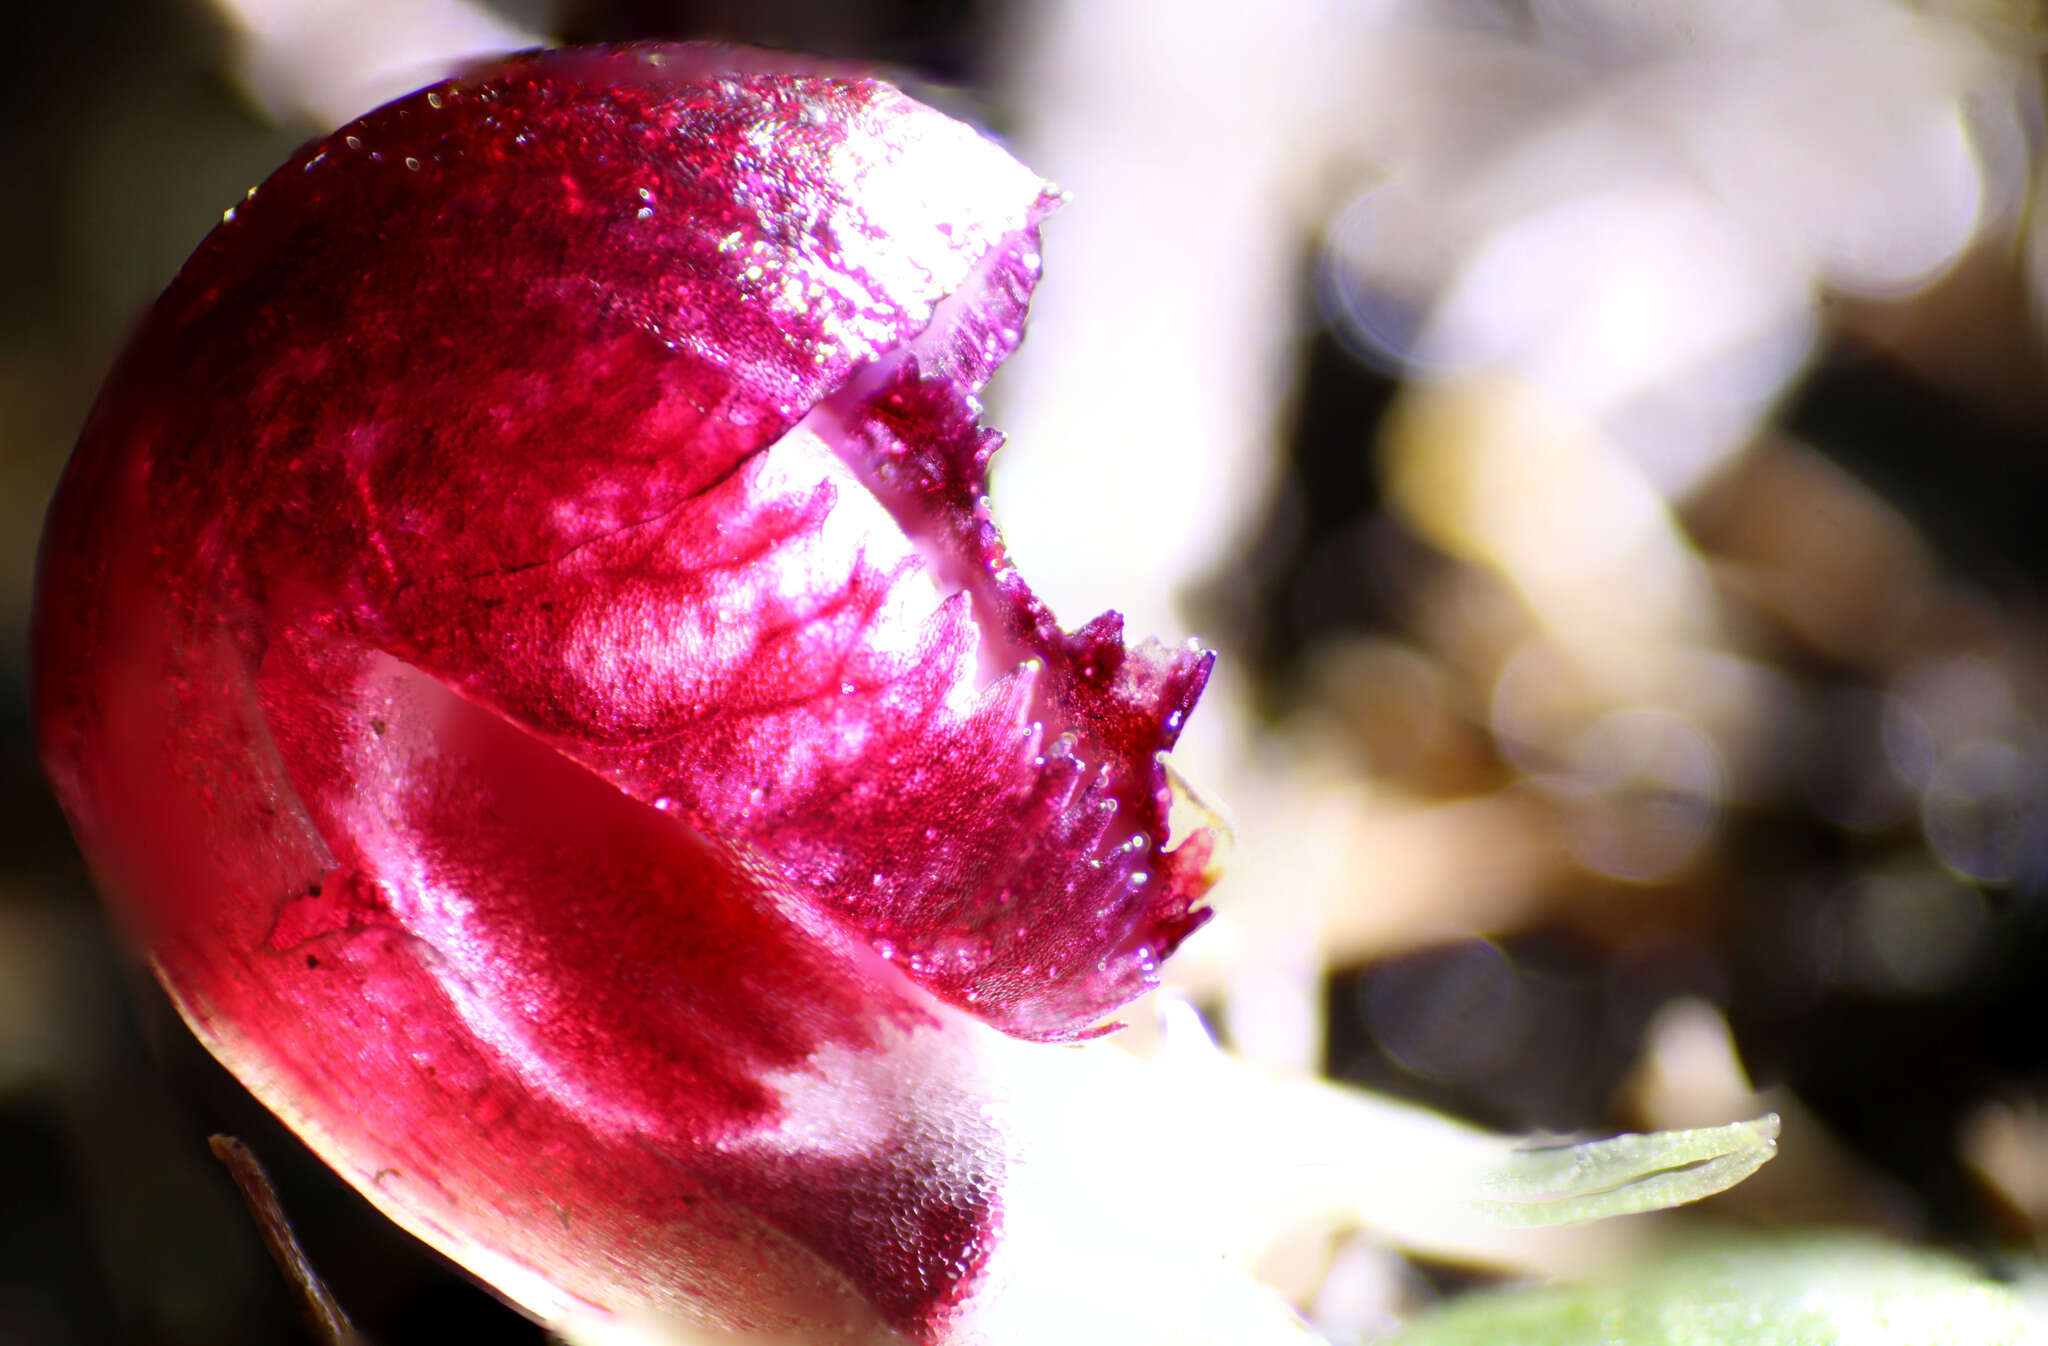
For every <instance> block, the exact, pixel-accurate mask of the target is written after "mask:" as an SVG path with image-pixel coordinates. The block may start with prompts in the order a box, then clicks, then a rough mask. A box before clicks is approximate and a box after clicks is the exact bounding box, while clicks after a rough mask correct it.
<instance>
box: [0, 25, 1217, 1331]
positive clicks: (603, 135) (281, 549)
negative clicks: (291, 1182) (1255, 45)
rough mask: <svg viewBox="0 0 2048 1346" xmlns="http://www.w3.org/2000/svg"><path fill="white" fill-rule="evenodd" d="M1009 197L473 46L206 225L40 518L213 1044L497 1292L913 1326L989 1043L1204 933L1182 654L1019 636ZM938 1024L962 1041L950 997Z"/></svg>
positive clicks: (579, 70) (51, 710)
mask: <svg viewBox="0 0 2048 1346" xmlns="http://www.w3.org/2000/svg"><path fill="white" fill-rule="evenodd" d="M1053 203H1054V197H1052V196H1051V195H1049V194H1048V193H1047V191H1046V189H1045V188H1044V186H1043V185H1042V184H1041V183H1040V182H1039V181H1038V180H1037V179H1036V178H1034V177H1033V176H1032V175H1031V174H1029V173H1028V172H1026V171H1025V170H1023V169H1022V168H1020V167H1019V166H1018V165H1017V164H1016V163H1014V162H1013V161H1012V160H1011V159H1009V157H1008V156H1006V155H1005V154H1004V153H1003V152H1002V151H1001V150H999V149H997V148H996V147H995V146H993V145H991V144H990V143H988V142H987V141H985V140H983V139H981V138H980V137H978V136H977V135H975V134H974V133H973V132H971V131H969V130H967V129H966V128H964V127H962V126H959V125H957V124H956V123H953V122H951V121H949V120H947V119H946V118H944V117H942V116H940V115H938V114H936V113H934V112H932V111H930V110H929V109H926V108H924V107H921V106H919V105H917V104H915V103H913V102H911V101H909V100H907V99H905V98H904V97H903V96H902V95H901V94H899V93H897V92H896V91H895V90H893V89H891V88H889V87H888V86H886V85H883V84H879V83H876V82H874V81H871V80H866V79H861V78H856V77H851V76H842V75H834V74H818V73H797V72H793V71H792V70H791V69H790V68H788V67H787V66H785V65H783V64H780V63H778V62H776V61H775V60H773V59H772V58H768V57H763V56H758V55H754V54H750V53H745V52H737V51H732V50H727V49H717V48H707V47H692V46H663V47H644V48H628V49H617V50H599V51H582V52H560V53H553V54H548V55H540V56H532V57H526V58H520V59H516V60H513V61H510V62H507V63H505V64H502V65H499V66H497V67H494V68H492V69H489V70H486V71H484V72H482V73H479V74H477V75H475V76H473V77H470V78H464V79H459V80H456V81H453V82H450V83H447V84H443V85H440V86H437V87H436V88H434V89H432V90H429V91H426V92H423V93H420V94H416V95H414V96H412V97H410V98H406V99H404V100H402V101H400V102H397V103H394V104H392V105H390V106H388V107H385V108H382V109H380V110H379V111H376V112H374V113H371V114H370V115H369V116H367V117H365V118H363V119H362V120H360V121H358V122H356V123H355V124H353V125H351V126H348V127H346V128H344V129H343V130H342V131H340V132H338V133H336V134H335V135H333V136H331V137H329V138H327V139H326V140H323V141H321V142H319V143H317V144H314V145H311V146H309V147H308V148H306V149H304V150H302V151H301V152H300V153H299V154H298V155H297V157H295V158H294V159H293V160H292V161H291V162H290V163H289V164H287V165H286V166H285V167H284V168H282V169H280V170H279V171H278V173H277V174H276V175H274V176H273V177H272V178H271V179H270V180H269V181H268V182H266V183H265V184H263V186H262V187H261V188H260V189H258V190H257V191H255V192H253V193H251V197H250V199H249V200H248V201H246V202H245V203H243V204H241V205H239V206H237V207H236V209H235V210H233V211H231V212H229V218H228V220H227V221H226V222H225V223H224V224H223V225H222V226H221V227H220V228H219V229H217V230H216V231H215V232H214V233H213V235H212V236H211V237H210V238H208V239H207V240H206V242H205V243H204V244H202V245H201V247H200V248H199V250H198V252H197V253H196V254H195V255H194V256H193V258H192V259H191V261H190V262H188V263H187V264H186V266H185V269H184V270H183V272H182V273H181V274H180V275H179V277H178V278H177V280H176V281H175V282H174V283H173V284H172V286H171V288H170V289H169V290H168V291H167V292H166V293H165V295H164V296H163V298H162V299H161V300H160V301H159V302H158V304H157V306H156V308H155V310H154V311H153V312H152V313H151V315H150V317H149V319H148V321H147V324H146V325H145V327H144V328H143V330H142V331H141V333H140V334H139V336H138V337H137V339H136V341H135V343H134V344H133V346H132V347H131V349H130V350H129V351H128V352H127V354H126V356H125V357H124V359H123V361H122V363H121V365H120V367H119V369H118V370H117V372H116V373H115V375H114V376H113V378H112V380H111V381H110V382H109V384H108V386H107V388H106V390H105V392H104V393H103V394H102V396H101V398H100V401H99V404H98V406H97V408H96V409H95V411H94V412H93V415H92V418H91V420H90V422H89V423H88V425H87V427H86V430H85V433H84V436H83V438H82V439H81V441H80V443H79V446H78V450H77V453H76V455H75V457H74V459H73V461H72V464H71V467H70V470H69V472H68V473H67V475H66V477H65V480H64V483H63V485H62V487H61V489H60V491H59V494H58V498H57V501H56V503H55V505H54V506H53V508H52V511H51V517H50V524H49V531H48V534H47V536H46V538H45V542H44V552H43V564H42V574H41V581H40V584H41V588H40V595H39V605H38V615H37V629H36V656H35V657H36V664H35V668H36V675H37V717H38V726H39V730H40V735H41V743H42V750H43V755H44V760H45V762H46V763H47V765H48V768H49V770H50V773H51V775H52V777H53V779H54V780H55V782H56V785H57V789H58V792H59V795H60V797H61V798H62V801H63V804H64V807H65V809H66V811H67V812H68V814H69V816H70V818H71V820H72V824H73V827H74V828H75V829H76V831H77V834H78V837H79V839H80V841H81V843H82V844H83V846H84V847H85V850H86V852H87V854H88V856H89V857H90V858H91V860H92V862H93V864H94V866H95V867H96V869H97V870H98V872H99V873H100V875H101V876H102V878H103V880H104V881H105V883H106V884H107V886H108V887H109V889H110V891H111V892H112V893H113V894H114V895H115V896H116V897H117V899H118V900H119V901H120V903H121V905H122V907H123V910H124V911H125V913H126V914H127V916H128V917H129V918H130V920H131V921H132V923H133V924H134V925H135V926H136V928H137V930H138V932H139V934H140V935H141V937H142V939H143V940H144V942H145V944H146V947H147V948H148V950H149V951H150V954H151V957H152V959H153V960H154V963H155V966H156V969H157V971H158V973H159V975H160V976H161V978H162V979H163V982H164V984H165V986H166V987H167V988H168V989H169V991H170V993H171V995H172V996H173V998H174V999H175V1000H176V1002H177V1003H178V1005H179V1007H180V1009H181V1010H182V1011H183V1012H184V1014H185V1016H186V1018H187V1019H188V1020H189V1021H190V1022H191V1024H192V1026H193V1027H194V1029H195V1030H196V1031H197V1032H198V1033H199V1035H200V1036H201V1037H202V1038H203V1039H204V1040H205V1041H206V1042H207V1044H208V1045H209V1046H210V1047H211V1048H212V1049H213V1050H214V1051H215V1052H216V1053H217V1054H218V1055H220V1056H221V1057H222V1059H223V1060H225V1061H226V1062H227V1063H228V1064H229V1065H230V1066H231V1067H233V1068H234V1069H235V1070H236V1071H237V1072H238V1073H240V1074H241V1076H242V1077H243V1078H244V1079H245V1080H246V1081H247V1082H248V1083H249V1084H250V1086H251V1087H252V1088H253V1089H254V1090H255V1091H256V1092H257V1093H258V1094H259V1095H261V1096H262V1097H263V1098H264V1099H265V1100H266V1101H267V1102H268V1103H269V1104H270V1105H271V1106H272V1107H274V1108H276V1109H277V1110H278V1111H279V1112H280V1113H281V1114H283V1115H284V1116H285V1117H286V1118H287V1119H288V1120H290V1121H291V1122H292V1123H293V1124H294V1125H295V1126H296V1127H298V1129H299V1130H300V1131H301V1132H302V1133H303V1134H305V1135H306V1137H307V1138H308V1140H309V1141H310V1142H311V1143H312V1144H313V1145H314V1146H315V1147H316V1148H317V1149H319V1150H320V1152H321V1153H322V1154H323V1155H324V1156H325V1157H326V1158H327V1159H328V1160H329V1161H330V1162H332V1163H333V1164H335V1165H336V1167H337V1168H339V1169H340V1170H341V1171H342V1172H343V1173H344V1174H345V1175H346V1176H348V1177H349V1178H350V1180H351V1181H353V1182H355V1183H356V1184H357V1185H358V1186H359V1187H361V1188H362V1189H363V1191H364V1192H365V1193H366V1194H368V1195H369V1196H370V1197H371V1198H372V1199H373V1200H375V1201H377V1202H378V1203H379V1204H380V1205H381V1206H382V1207H383V1208H384V1209H386V1210H387V1211H388V1212H390V1213H391V1214H393V1215H394V1216H395V1217H396V1218H398V1219H399V1220H401V1221H402V1222H404V1223H405V1224H406V1225H407V1226H408V1227H410V1228H412V1229H414V1230H415V1231H417V1232H419V1233H420V1234H422V1235H423V1236H424V1237H426V1238H428V1239H429V1240H430V1241H432V1242H434V1243H435V1244H437V1245H438V1246H440V1247H442V1248H443V1249H444V1250H447V1251H449V1252H450V1253H451V1254H452V1255H454V1256H456V1257H457V1258H458V1260H461V1261H463V1262H465V1263H466V1264H468V1265H470V1266H471V1267H472V1268H473V1269H475V1270H478V1271H479V1272H480V1273H482V1274H484V1275H485V1276H487V1277H488V1278H490V1279H493V1280H495V1281H496V1282H498V1283H499V1285H500V1287H501V1288H503V1289H504V1290H506V1291H507V1293H509V1294H511V1295H513V1296H514V1297H515V1298H517V1299H519V1300H521V1301H522V1302H524V1303H526V1304H527V1305H528V1306H529V1307H531V1308H533V1309H535V1310H536V1311H538V1312H542V1313H557V1312H563V1311H569V1310H571V1309H573V1308H574V1307H575V1306H576V1305H578V1304H587V1305H594V1306H598V1307H600V1308H603V1309H606V1310H622V1311H636V1310H642V1309H646V1310H658V1311H661V1312H667V1313H675V1314H679V1315H681V1316H683V1317H685V1318H688V1319H692V1320H695V1321H699V1322H703V1323H708V1324H713V1325H718V1326H723V1327H731V1328H743V1329H750V1330H758V1331H767V1332H792V1331H805V1330H815V1329H816V1328H817V1327H818V1326H819V1325H830V1326H831V1327H832V1330H833V1331H834V1332H835V1333H836V1332H846V1333H848V1334H852V1335H858V1334H859V1333H860V1331H861V1330H862V1325H863V1324H867V1325H869V1326H870V1327H873V1328H874V1329H875V1330H881V1329H882V1328H884V1327H887V1328H895V1329H899V1330H901V1331H904V1332H907V1333H909V1334H910V1335H911V1336H912V1337H915V1338H927V1339H937V1338H939V1337H942V1336H944V1335H945V1334H946V1332H947V1330H948V1326H947V1325H948V1324H949V1323H952V1322H954V1321H956V1319H957V1317H958V1313H959V1310H960V1305H961V1304H962V1303H963V1302H965V1301H966V1300H967V1299H969V1298H970V1297H971V1296H972V1294H973V1293H974V1290H975V1287H976V1285H977V1284H978V1278H979V1277H980V1276H981V1275H982V1272H983V1268H984V1266H985V1264H986V1262H987V1259H988V1258H989V1256H990V1253H991V1250H992V1248H994V1247H996V1246H997V1245H998V1244H999V1242H1000V1240H1001V1238H1002V1221H1003V1201H1002V1198H1003V1191H1004V1182H1005V1177H1006V1165H1008V1164H1009V1163H1010V1158H1011V1154H1012V1151H1011V1150H1010V1148H1008V1147H1007V1145H1006V1141H1005V1137H1004V1135H1003V1133H1002V1123H1001V1121H1000V1118H999V1116H998V1115H996V1114H994V1113H991V1112H990V1111H989V1110H988V1109H986V1108H984V1106H983V1103H984V1101H985V1098H986V1097H987V1093H986V1090H987V1087H988V1086H987V1081H986V1079H985V1073H986V1072H985V1069H984V1066H983V1065H982V1064H978V1062H979V1060H980V1057H979V1056H978V1055H977V1054H978V1053H981V1051H982V1048H981V1046H980V1045H979V1044H982V1043H983V1042H984V1041H985V1039H986V1036H987V1035H986V1034H984V1033H983V1032H982V1031H981V1030H980V1029H979V1028H978V1027H976V1026H975V1025H974V1024H973V1022H972V1018H978V1019H981V1020H983V1021H985V1022H986V1023H988V1024H991V1025H993V1026H995V1027H996V1028H999V1029H1001V1030H1003V1031H1004V1032H1006V1033H1009V1034H1012V1035H1015V1036H1018V1037H1022V1038H1032V1039H1045V1040H1059V1039H1071V1038H1075V1037H1080V1036H1086V1035H1088V1034H1090V1033H1091V1032H1093V1031H1096V1027H1095V1026H1096V1025H1097V1024H1098V1021H1099V1020H1100V1019H1101V1018H1102V1016H1104V1015H1105V1014H1107V1013H1109V1012H1111V1011H1112V1010H1114V1009H1115V1008H1116V1007H1117V1006H1118V1005H1120V1004H1122V1003H1124V1002H1125V1001H1127V1000H1128V999H1130V997H1132V996H1133V995H1135V994H1137V993H1138V992H1140V991H1142V990H1143V989H1144V988H1145V987H1146V986H1147V985H1149V984H1150V983H1151V981H1152V980H1153V971H1154V968H1155V966H1156V964H1157V962H1158V960H1159V959H1160V958H1162V957H1164V956H1165V955H1166V954H1167V953H1168V952H1170V951H1171V950H1172V948H1173V947H1174V946H1175V945H1176V944H1178V943H1179V942H1180V940H1181V939H1182V938H1183V937H1184V936H1185V935H1187V934H1188V933H1189V931H1191V930H1192V929H1194V928H1195V926H1197V925H1199V924H1200V923H1201V920H1202V919H1203V917H1204V915H1205V914H1206V913H1204V912H1203V911H1201V910H1199V909H1197V908H1196V906H1195V905H1194V904H1195V902H1196V901H1197V899H1198V898H1199V896H1200V894H1201V891H1202V889H1203V887H1204V886H1205V880H1204V878H1203V873H1202V872H1203V870H1204V868H1205V865H1206V861H1207V855H1208V839H1207V836H1206V834H1200V833H1198V834H1197V835H1196V837H1195V838H1194V839H1192V840H1191V841H1190V842H1188V843H1186V844H1184V845H1182V846H1181V847H1180V848H1179V849H1178V850H1175V851H1167V850H1165V849H1164V841H1165V832H1166V822H1165V814H1166V806H1167V788H1166V782H1165V780H1164V777H1163V774H1162V769H1161V768H1160V766H1159V765H1158V763H1157V761H1156V755H1157V753H1158V752H1159V751H1160V750H1162V749H1164V748H1167V747H1169V746H1171V744H1172V743H1173V741H1174V738H1175V737H1176V734H1177V732H1178V730H1179V727H1180V724H1181V721H1182V718H1183V716H1184V715H1185V714H1186V713H1187V711H1188V710H1189V708H1190V707H1191V705H1192V704H1193V702H1194V700H1195V697H1196V696H1197V694H1198V693H1199V691H1200V689H1201V686H1202V683H1203V681H1204V679H1205V677H1206V675H1207V671H1208V667H1209V657H1208V656H1207V655H1205V654H1202V653H1200V652H1199V651H1197V650H1195V649H1194V648H1192V647H1187V648H1183V649H1180V650H1176V651H1168V650H1165V649H1162V648H1160V647H1158V646H1156V645H1149V644H1148V645H1147V646H1144V647H1141V648H1138V649H1126V648H1125V647H1124V645H1123V643H1122V639H1121V632H1120V622H1119V619H1118V618H1117V617H1116V616H1115V615H1114V614H1109V615H1106V616H1104V617H1102V618H1098V619H1097V620H1096V621H1094V622H1092V623H1090V624H1089V625H1088V626H1086V627H1084V628H1082V629H1081V630H1080V631H1079V632H1078V633H1076V634H1073V635H1067V634H1063V633H1062V632H1061V631H1060V630H1059V628H1058V627H1057V626H1056V625H1055V624H1054V623H1053V621H1052V619H1051V617H1050V615H1049V614H1048V613H1047V612H1046V611H1045V609H1044V608H1043V606H1042V605H1040V604H1039V603H1038V602H1037V601H1036V600H1035V599H1034V598H1033V597H1032V595H1031V592H1030V590H1029V589H1028V588H1026V587H1025V585H1024V583H1023V581H1022V580H1021V579H1019V578H1018V576H1017V574H1016V572H1015V571H1014V570H1013V569H1012V568H1010V566H1009V565H1008V563H1007V561H1006V560H1005V558H1004V554H1003V551H1002V546H1001V542H1000V540H999V538H998V537H997V534H996V531H995V527H994V525H993V523H992V522H991V521H990V517H989V511H988V508H987V505H986V502H985V500H984V498H983V490H984V474H985V468H986V465H987V462H988V458H989V455H990V454H991V453H992V452H993V450H994V449H995V446H996V442H997V441H996V437H995V436H994V435H993V434H992V433H991V432H989V431H987V430H984V429H982V428H981V427H980V426H979V424H978V413H979V407H978V405H977V403H976V402H975V400H974V398H975V394H976V392H977V391H978V390H979V388H980V387H981V385H982V383H983V382H984V380H985V379H986V378H987V377H988V375H989V373H990V371H991V370H992V369H993V368H994V367H995V365H996V364H997V363H999V362H1000V361H1001V360H1002V359H1003V358H1004V356H1005V355H1007V354H1008V352H1009V351H1010V349H1011V348H1012V347H1013V346H1014V345H1015V343H1016V341H1017V340H1018V335H1019V328H1020V325H1021V323H1022V320H1023V315H1024V308H1025V305H1026V302H1027V299H1028V296H1029V294H1030V291H1031V288H1032V285H1033V283H1034V281H1035V279H1036V276H1037V269H1038V258H1037V248H1038V238H1037V233H1036V223H1037V221H1038V219H1039V218H1040V217H1041V215H1043V214H1044V213H1045V212H1046V211H1047V210H1048V209H1049V208H1050V207H1051V206H1052V204H1053ZM968 1016H972V1018H969V1017H968Z"/></svg>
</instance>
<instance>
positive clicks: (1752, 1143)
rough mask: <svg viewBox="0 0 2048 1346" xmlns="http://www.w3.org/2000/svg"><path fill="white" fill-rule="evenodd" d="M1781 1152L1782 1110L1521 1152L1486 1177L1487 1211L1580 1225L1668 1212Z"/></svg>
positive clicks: (1505, 1218)
mask: <svg viewBox="0 0 2048 1346" xmlns="http://www.w3.org/2000/svg"><path fill="white" fill-rule="evenodd" d="M1777 1152H1778V1114H1776V1113H1775V1112H1774V1113H1769V1114H1767V1115H1765V1116H1762V1117H1759V1118H1757V1119H1756V1120H1755V1121H1749V1122H1733V1123H1730V1124H1729V1125H1727V1126H1711V1127H1705V1128H1702V1129H1700V1130H1697V1131H1654V1132H1651V1133H1649V1134H1647V1135H1627V1136H1615V1137H1613V1138H1612V1139H1610V1140H1595V1141H1588V1142H1586V1143H1585V1144H1582V1145H1562V1146H1555V1147H1552V1148H1549V1149H1541V1150H1518V1151H1516V1152H1515V1153H1513V1154H1511V1155H1509V1156H1508V1157H1507V1158H1506V1159H1505V1160H1503V1161H1502V1162H1501V1163H1500V1164H1499V1165H1498V1166H1497V1167H1495V1168H1494V1169H1493V1170H1492V1171H1491V1172H1490V1173H1488V1174H1487V1175H1486V1176H1485V1177H1484V1178H1483V1179H1482V1187H1483V1188H1484V1190H1485V1191H1486V1192H1487V1193H1488V1199H1486V1200H1483V1201H1481V1202H1480V1203H1479V1207H1480V1209H1481V1210H1482V1211H1484V1212H1485V1213H1486V1215H1487V1216H1488V1217H1489V1218H1490V1219H1492V1220H1494V1221H1496V1222H1498V1223H1500V1224H1509V1225H1552V1224H1574V1223H1577V1222H1579V1221H1581V1220H1599V1219H1604V1218H1606V1217H1607V1216H1610V1215H1634V1214H1636V1213H1637V1212H1639V1211H1646V1210H1662V1209H1664V1208H1665V1207H1667V1206H1681V1205H1684V1204H1685V1203H1686V1202H1688V1201H1698V1200H1699V1199H1700V1198H1701V1197H1706V1196H1712V1195H1713V1194H1714V1193H1716V1192H1721V1191H1726V1190H1727V1189H1728V1188H1730V1187H1733V1186H1734V1185H1735V1184H1736V1183H1738V1182H1741V1181H1742V1180H1743V1179H1744V1178H1746V1177H1748V1176H1749V1175H1750V1174H1752V1173H1754V1172H1756V1171H1757V1170H1758V1169H1759V1168H1761V1167H1763V1165H1764V1163H1765V1162H1766V1161H1767V1160H1769V1159H1770V1157H1771V1156H1772V1155H1774V1154H1776V1153H1777Z"/></svg>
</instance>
